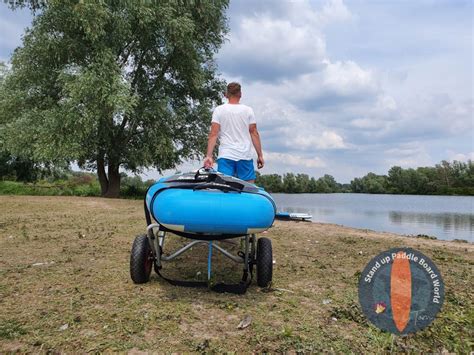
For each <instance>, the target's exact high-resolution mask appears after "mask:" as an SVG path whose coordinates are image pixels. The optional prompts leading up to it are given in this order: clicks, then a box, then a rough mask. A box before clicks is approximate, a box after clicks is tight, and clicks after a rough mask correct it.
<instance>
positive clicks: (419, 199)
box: [272, 194, 474, 242]
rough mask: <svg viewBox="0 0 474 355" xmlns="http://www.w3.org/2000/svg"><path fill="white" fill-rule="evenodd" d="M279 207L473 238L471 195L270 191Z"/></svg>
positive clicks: (384, 227)
mask: <svg viewBox="0 0 474 355" xmlns="http://www.w3.org/2000/svg"><path fill="white" fill-rule="evenodd" d="M272 196H273V197H274V199H275V201H276V204H277V206H278V210H279V211H286V212H299V213H310V214H312V215H313V221H314V222H323V223H335V224H342V225H345V226H348V227H355V228H363V229H372V230H376V231H384V232H394V233H398V234H405V235H417V234H426V235H430V236H435V237H437V238H438V239H445V240H451V239H465V240H467V241H469V242H474V197H472V196H414V195H367V194H272Z"/></svg>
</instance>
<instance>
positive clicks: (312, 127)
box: [0, 0, 474, 182]
mask: <svg viewBox="0 0 474 355" xmlns="http://www.w3.org/2000/svg"><path fill="white" fill-rule="evenodd" d="M473 11H474V10H473V2H472V1H459V0H452V1H431V0H430V1H428V0H417V1H405V0H397V1H395V0H393V1H344V2H343V1H340V0H333V1H330V0H328V1H270V0H267V1H247V0H239V1H233V2H232V1H231V5H230V8H229V11H228V17H229V23H230V33H229V35H228V40H227V41H226V44H225V45H224V46H223V47H222V49H221V51H220V52H219V54H218V57H217V59H218V64H219V70H220V72H221V75H222V76H223V77H224V78H225V79H227V80H238V81H240V82H241V83H242V86H243V95H244V96H243V100H242V101H243V102H244V103H246V104H249V105H251V106H252V107H253V108H254V111H255V113H256V117H257V121H258V126H259V130H260V134H261V137H262V143H263V148H264V152H265V159H266V166H265V168H264V169H263V170H262V173H264V174H265V173H274V172H277V173H285V172H305V173H308V174H310V175H313V176H316V177H318V176H321V175H323V174H331V175H333V176H334V177H335V178H336V179H337V180H338V181H340V182H349V181H350V179H351V178H353V177H357V176H362V175H365V174H366V173H368V172H369V171H372V172H375V173H386V172H387V170H388V169H389V168H390V167H391V166H393V165H400V166H403V167H417V166H425V165H434V164H435V163H438V162H439V161H441V160H442V159H447V160H453V159H456V160H467V159H474V146H473V139H474V137H473V136H474V130H473V129H474V118H473V112H474V98H473V91H474V89H473V81H474V78H473V77H474V73H473V15H474V13H473ZM30 21H31V16H30V15H29V13H28V12H27V11H16V12H11V11H10V10H8V9H7V7H6V5H5V4H3V3H2V4H0V33H1V34H2V35H1V37H0V60H3V61H8V59H9V57H10V55H11V53H12V51H13V49H14V48H15V47H16V46H19V45H20V44H21V35H22V33H23V31H24V27H25V26H28V25H29V23H30ZM199 164H200V163H199V162H187V163H185V164H183V166H181V167H180V168H181V169H182V170H189V169H192V168H197V167H199ZM147 176H148V177H156V176H157V173H155V172H152V171H150V172H149V173H148V174H147Z"/></svg>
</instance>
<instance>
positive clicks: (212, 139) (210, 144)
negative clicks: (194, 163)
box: [204, 122, 221, 168]
mask: <svg viewBox="0 0 474 355" xmlns="http://www.w3.org/2000/svg"><path fill="white" fill-rule="evenodd" d="M220 129H221V125H220V124H219V123H215V122H212V124H211V131H210V132H209V137H208V139H207V152H206V158H205V159H204V167H206V168H212V166H213V165H214V159H213V158H212V153H213V152H214V148H215V146H216V143H217V137H218V136H219V130H220Z"/></svg>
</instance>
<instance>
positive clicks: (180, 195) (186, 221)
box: [145, 171, 276, 239]
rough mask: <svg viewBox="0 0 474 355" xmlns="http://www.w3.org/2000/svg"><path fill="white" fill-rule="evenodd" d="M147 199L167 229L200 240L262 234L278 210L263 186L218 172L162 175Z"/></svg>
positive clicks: (152, 187)
mask: <svg viewBox="0 0 474 355" xmlns="http://www.w3.org/2000/svg"><path fill="white" fill-rule="evenodd" d="M145 202H146V205H147V207H148V210H149V211H150V214H151V215H152V217H153V218H154V219H155V220H156V221H157V222H158V223H159V224H160V225H162V226H163V227H164V228H166V229H168V230H170V231H173V232H180V233H182V234H183V235H184V234H185V236H187V237H190V238H193V236H195V237H196V239H201V238H200V236H202V235H207V236H212V235H214V236H219V235H225V236H226V237H229V236H231V235H236V236H237V235H246V234H253V233H260V232H263V231H265V230H267V229H268V228H270V227H271V225H272V224H273V220H274V219H275V213H276V206H275V202H274V201H273V199H272V197H271V196H270V195H269V194H268V193H267V192H266V191H265V190H264V189H263V188H259V187H257V186H255V185H254V184H251V183H248V182H246V181H243V180H240V179H237V178H235V177H232V176H228V175H224V174H221V173H218V172H215V171H210V172H202V171H199V172H198V173H196V174H195V173H186V174H177V175H172V176H169V177H165V178H162V179H160V180H159V181H158V182H157V183H156V184H154V185H152V186H151V187H150V188H149V189H148V191H147V194H146V199H145ZM215 239H218V237H217V238H215Z"/></svg>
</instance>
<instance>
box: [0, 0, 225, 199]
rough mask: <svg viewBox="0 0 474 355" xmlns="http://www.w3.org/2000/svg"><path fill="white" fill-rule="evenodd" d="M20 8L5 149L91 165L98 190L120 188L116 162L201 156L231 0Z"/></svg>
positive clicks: (4, 107) (5, 101)
mask: <svg viewBox="0 0 474 355" xmlns="http://www.w3.org/2000/svg"><path fill="white" fill-rule="evenodd" d="M17 6H30V8H31V9H32V10H33V14H34V16H33V22H32V26H31V28H29V29H27V30H26V33H25V35H24V36H23V43H22V46H20V47H19V48H17V49H16V50H15V51H14V53H13V56H12V60H11V70H10V71H9V74H8V75H7V76H6V78H5V80H4V84H3V88H2V91H3V92H2V97H1V98H0V113H1V115H2V118H1V121H0V125H1V129H0V136H1V139H2V141H3V142H4V144H5V146H6V147H7V148H8V149H9V150H10V151H11V152H13V153H15V154H21V155H27V156H28V157H30V158H32V159H33V160H35V161H50V162H55V161H76V162H78V164H79V165H80V166H81V167H84V168H88V169H96V170H97V174H98V179H99V181H100V185H101V189H102V195H103V196H106V197H117V196H118V195H119V191H120V174H119V169H120V168H121V169H125V170H129V171H133V172H137V171H140V170H141V169H143V168H145V167H155V168H157V169H158V170H162V169H168V168H173V167H174V166H176V164H178V163H179V162H181V161H182V160H184V159H190V158H196V157H198V156H199V155H200V152H202V151H203V149H202V143H203V141H204V140H205V135H206V130H207V127H208V124H209V121H210V109H211V108H212V106H213V105H214V104H216V103H218V102H219V100H220V95H219V93H220V92H222V89H223V82H222V81H221V80H220V79H219V78H218V76H217V73H216V65H215V61H214V55H215V53H216V52H217V50H218V49H219V47H220V45H221V44H222V42H223V40H224V36H225V34H226V32H227V19H226V16H225V10H226V8H227V6H228V1H227V0H213V1H193V2H186V1H175V2H168V1H112V0H111V1H71V0H69V1H64V0H51V1H47V2H42V1H35V0H32V1H19V2H13V5H12V8H13V10H14V9H15V7H17Z"/></svg>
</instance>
